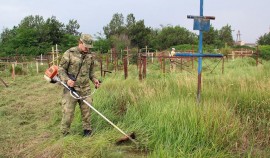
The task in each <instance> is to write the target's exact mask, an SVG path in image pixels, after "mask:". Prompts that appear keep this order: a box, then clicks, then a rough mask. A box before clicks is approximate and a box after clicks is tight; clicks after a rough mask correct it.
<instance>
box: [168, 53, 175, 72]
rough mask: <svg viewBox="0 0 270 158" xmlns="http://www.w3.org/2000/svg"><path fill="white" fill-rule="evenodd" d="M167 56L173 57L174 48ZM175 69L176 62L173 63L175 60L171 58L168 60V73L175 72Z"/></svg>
mask: <svg viewBox="0 0 270 158" xmlns="http://www.w3.org/2000/svg"><path fill="white" fill-rule="evenodd" d="M169 56H170V57H174V56H175V48H172V51H171V52H170V54H169ZM175 68H176V61H175V59H173V58H171V59H170V71H171V72H175Z"/></svg>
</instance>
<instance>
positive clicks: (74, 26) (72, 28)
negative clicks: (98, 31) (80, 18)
mask: <svg viewBox="0 0 270 158" xmlns="http://www.w3.org/2000/svg"><path fill="white" fill-rule="evenodd" d="M79 28H80V25H79V24H78V22H77V20H74V19H71V20H69V22H68V24H67V25H66V30H65V32H66V33H68V34H70V35H74V36H78V35H79V34H80V33H79V32H78V29H79Z"/></svg>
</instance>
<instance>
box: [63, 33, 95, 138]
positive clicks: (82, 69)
mask: <svg viewBox="0 0 270 158" xmlns="http://www.w3.org/2000/svg"><path fill="white" fill-rule="evenodd" d="M91 48H93V46H92V37H91V35H88V34H82V35H81V37H80V40H79V45H78V46H77V47H72V48H70V49H68V50H67V51H66V52H65V53H64V55H63V57H62V59H61V61H60V65H59V77H60V79H61V80H62V81H63V82H65V83H67V85H68V86H69V87H71V88H74V89H75V91H76V92H77V93H78V94H79V95H80V96H88V95H89V94H90V84H89V79H90V80H91V81H92V82H93V84H94V85H95V87H96V88H98V87H99V86H100V83H99V81H98V80H97V79H96V77H95V76H94V70H93V68H94V59H93V54H92V53H91V50H90V49H91ZM85 100H86V101H87V102H89V103H90V104H91V103H92V98H91V97H88V98H86V99H85ZM77 103H79V106H80V110H81V116H82V126H83V132H84V133H83V134H84V136H89V135H90V134H91V132H92V129H91V124H90V107H89V106H88V105H86V104H85V103H84V102H83V101H82V100H78V99H75V98H73V97H72V96H71V95H70V92H69V91H68V90H67V89H66V88H64V92H63V98H62V113H63V116H62V121H61V131H62V133H63V135H64V136H66V135H67V134H69V128H70V125H71V122H72V120H73V117H74V111H75V106H76V104H77Z"/></svg>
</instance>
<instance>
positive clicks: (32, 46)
mask: <svg viewBox="0 0 270 158" xmlns="http://www.w3.org/2000/svg"><path fill="white" fill-rule="evenodd" d="M79 28H80V24H79V23H78V22H77V20H74V19H71V20H69V22H68V23H67V24H64V23H62V22H60V21H59V20H57V18H56V17H55V16H52V17H50V18H47V19H44V18H43V17H42V16H40V15H30V16H26V17H25V18H24V19H22V20H21V22H20V23H19V24H18V25H17V26H14V27H13V28H11V29H9V28H4V29H3V31H2V32H1V35H0V56H9V55H15V54H16V55H39V54H46V53H47V52H50V51H51V48H52V46H55V45H56V44H57V45H58V46H59V48H60V49H61V51H62V52H63V51H65V50H66V49H68V48H70V47H72V46H76V45H77V44H78V43H77V42H78V38H79V36H80V34H81V33H80V32H79V31H78V30H79ZM93 36H94V37H95V41H94V49H95V50H96V51H99V52H101V53H106V52H108V50H109V49H110V48H112V47H115V48H116V49H117V50H120V49H124V48H126V47H129V48H134V47H135V48H143V47H145V46H147V47H148V48H151V49H154V50H165V49H168V48H171V47H173V46H177V45H187V44H188V45H197V44H198V35H197V34H195V33H193V32H191V31H189V30H188V29H186V28H184V27H181V26H180V25H177V26H171V25H167V26H161V28H152V27H149V26H146V25H145V23H144V20H136V18H135V16H134V15H133V14H128V15H127V16H126V18H125V17H124V16H123V14H121V13H115V14H114V15H113V16H112V19H111V21H110V22H109V23H108V24H107V25H106V26H104V27H103V32H102V33H101V32H98V33H97V34H95V35H93ZM265 36H266V35H264V36H261V37H260V38H259V40H258V42H261V43H263V42H264V41H266V42H267V40H265V39H268V38H267V36H266V37H265ZM269 36H270V35H269ZM262 38H263V39H262ZM203 41H204V44H206V45H210V46H212V47H213V48H215V49H220V48H223V47H224V46H225V45H226V46H233V44H234V40H233V36H232V29H231V26H230V25H229V24H227V25H226V26H223V27H222V28H221V29H220V30H218V29H215V28H214V27H213V26H212V25H211V26H210V30H209V32H204V38H203ZM262 41H263V42H262Z"/></svg>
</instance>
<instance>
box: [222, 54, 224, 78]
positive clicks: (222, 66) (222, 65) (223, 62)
mask: <svg viewBox="0 0 270 158" xmlns="http://www.w3.org/2000/svg"><path fill="white" fill-rule="evenodd" d="M222 74H224V57H222Z"/></svg>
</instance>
